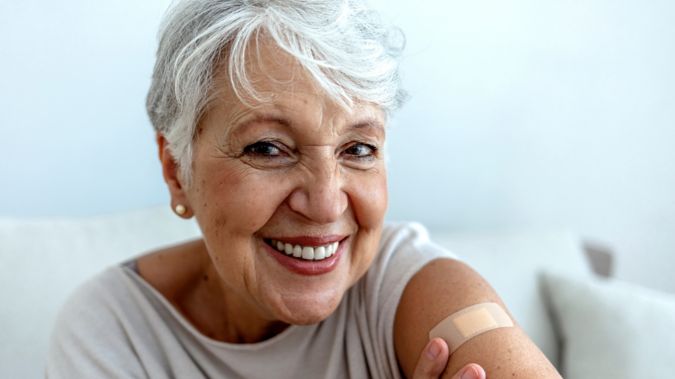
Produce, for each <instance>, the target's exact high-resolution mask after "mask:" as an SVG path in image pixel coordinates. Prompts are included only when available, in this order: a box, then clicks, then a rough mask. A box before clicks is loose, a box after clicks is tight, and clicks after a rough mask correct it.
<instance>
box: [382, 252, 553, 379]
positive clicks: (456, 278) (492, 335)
mask: <svg viewBox="0 0 675 379" xmlns="http://www.w3.org/2000/svg"><path fill="white" fill-rule="evenodd" d="M484 302H494V303H497V304H500V305H501V306H502V307H503V308H504V309H506V310H507V308H506V306H505V305H504V303H503V302H502V300H501V299H500V298H499V296H498V295H497V293H496V292H495V291H494V289H493V288H492V287H491V286H490V285H489V284H488V283H487V282H486V281H485V280H484V279H483V278H482V277H481V276H480V275H479V274H478V273H477V272H476V271H474V270H473V269H471V268H470V267H469V266H468V265H466V264H465V263H463V262H461V261H457V260H453V259H437V260H434V261H431V262H430V263H429V264H427V265H426V266H425V267H423V268H422V269H421V270H420V271H419V272H418V273H417V274H415V276H413V278H412V279H411V280H410V282H409V283H408V284H407V286H406V288H405V290H404V292H403V295H402V297H401V301H400V303H399V306H398V309H397V311H396V319H395V323H394V344H395V348H396V355H397V358H398V361H399V365H400V366H401V369H402V370H403V373H404V374H405V375H406V376H407V377H410V376H411V375H412V372H413V371H414V368H415V365H416V363H417V360H418V358H419V356H420V353H421V352H422V349H423V348H424V346H425V345H426V343H427V342H428V333H429V331H430V330H431V329H432V328H433V327H434V326H436V325H437V324H438V323H439V322H440V321H442V320H443V319H445V318H446V317H447V316H449V315H451V314H453V313H455V312H457V311H459V310H461V309H464V308H466V307H468V306H470V305H474V304H478V303H484ZM507 312H508V310H507ZM511 318H513V317H512V316H511ZM514 321H517V320H514ZM468 363H478V364H480V365H481V366H483V368H485V370H486V372H487V374H488V375H487V377H488V378H490V379H499V378H560V375H559V374H558V373H557V371H556V370H555V368H554V367H553V365H552V364H551V363H550V362H549V361H548V359H546V357H545V356H544V354H543V353H542V352H541V351H540V350H539V349H538V348H537V347H536V345H534V343H533V342H532V341H531V340H530V339H529V337H527V335H526V334H525V333H524V332H523V330H522V329H521V328H520V327H519V326H518V325H517V323H516V326H515V327H513V328H499V329H493V330H491V331H488V332H486V333H483V334H480V335H478V336H476V337H474V338H472V339H471V340H469V341H467V342H465V343H464V344H463V345H461V346H460V347H459V348H458V349H457V350H456V351H455V352H454V353H453V354H452V355H451V356H450V359H449V361H448V366H447V369H446V373H455V372H457V371H458V370H459V369H460V368H461V367H463V366H464V365H466V364H468Z"/></svg>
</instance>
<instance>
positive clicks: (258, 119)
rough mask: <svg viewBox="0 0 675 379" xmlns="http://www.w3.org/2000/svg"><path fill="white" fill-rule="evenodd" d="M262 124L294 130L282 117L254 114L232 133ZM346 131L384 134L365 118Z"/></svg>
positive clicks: (383, 129)
mask: <svg viewBox="0 0 675 379" xmlns="http://www.w3.org/2000/svg"><path fill="white" fill-rule="evenodd" d="M264 122H271V123H276V124H279V125H281V126H283V127H284V128H287V129H290V130H293V129H295V128H294V127H293V125H292V123H291V122H290V121H288V120H287V119H285V118H283V117H278V116H275V115H272V114H268V113H256V114H254V115H253V117H252V118H251V119H248V120H246V121H244V122H240V123H237V124H236V125H235V128H234V132H235V133H236V132H237V131H239V130H241V129H243V128H244V127H245V126H248V125H251V124H255V123H264ZM347 129H348V130H363V129H371V130H374V131H376V132H378V133H381V134H383V135H384V134H385V128H384V126H383V125H382V122H380V121H379V120H377V119H375V118H366V119H364V120H361V121H359V122H357V123H352V124H350V125H349V126H348V127H347Z"/></svg>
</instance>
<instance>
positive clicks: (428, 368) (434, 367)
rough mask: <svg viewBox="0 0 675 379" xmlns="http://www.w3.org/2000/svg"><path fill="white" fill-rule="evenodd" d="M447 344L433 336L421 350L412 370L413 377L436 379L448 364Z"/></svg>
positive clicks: (415, 378)
mask: <svg viewBox="0 0 675 379" xmlns="http://www.w3.org/2000/svg"><path fill="white" fill-rule="evenodd" d="M449 355H450V352H449V351H448V345H447V343H445V341H443V340H442V339H441V338H434V339H432V340H431V341H429V343H428V344H427V346H426V347H425V348H424V350H423V351H422V354H420V357H419V359H418V360H417V366H416V367H415V371H414V372H413V376H412V377H413V379H427V378H433V379H437V378H439V377H440V376H441V374H442V373H443V370H445V366H446V365H447V364H448V356H449Z"/></svg>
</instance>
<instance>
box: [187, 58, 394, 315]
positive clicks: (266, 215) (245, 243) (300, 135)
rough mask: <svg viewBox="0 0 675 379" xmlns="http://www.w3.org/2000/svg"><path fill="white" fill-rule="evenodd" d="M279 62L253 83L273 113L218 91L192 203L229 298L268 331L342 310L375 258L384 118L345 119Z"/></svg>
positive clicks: (263, 65) (207, 119)
mask: <svg viewBox="0 0 675 379" xmlns="http://www.w3.org/2000/svg"><path fill="white" fill-rule="evenodd" d="M272 50H273V51H270V48H267V51H263V58H265V57H272V58H273V59H263V60H262V61H261V62H257V63H256V64H255V65H254V66H251V67H250V71H249V73H250V75H251V78H252V80H253V82H254V83H255V85H256V88H257V90H258V91H259V92H260V93H262V94H263V95H264V96H270V98H272V101H271V102H269V103H267V102H265V103H262V104H258V105H256V106H255V107H253V108H251V107H248V106H245V105H243V104H242V103H241V102H240V101H239V100H237V97H236V96H235V95H234V94H233V91H232V90H231V88H229V86H228V85H227V83H228V80H226V79H221V80H218V83H219V84H221V85H222V88H217V89H216V91H215V92H216V94H217V95H216V97H215V100H214V101H213V102H212V103H211V105H210V107H209V108H208V110H207V113H206V114H205V116H204V117H203V119H202V121H201V122H200V125H199V127H198V132H197V136H196V137H195V141H194V160H193V178H192V179H193V180H192V184H191V186H190V187H189V188H187V189H185V190H184V192H185V197H186V199H187V202H188V203H189V206H190V209H191V211H192V212H193V213H194V215H195V217H196V218H197V221H198V223H199V225H200V227H201V229H202V232H203V235H204V240H205V243H206V246H207V250H208V254H209V256H210V259H211V262H212V264H213V267H214V268H215V270H216V271H217V273H218V274H219V276H220V279H221V281H222V283H223V285H224V288H226V291H227V292H229V294H230V295H231V294H235V295H237V296H239V297H240V298H241V299H243V300H245V302H246V303H249V304H251V305H253V307H254V309H256V310H258V311H259V313H260V314H261V315H263V316H264V317H267V318H269V319H271V320H281V321H284V322H287V323H292V324H307V323H314V322H318V321H320V320H323V319H325V318H326V317H328V316H329V315H330V314H331V313H332V312H333V311H334V310H335V308H336V307H337V305H338V303H339V302H340V300H341V298H342V296H343V294H344V293H345V291H346V290H347V289H348V288H349V287H350V286H352V285H353V284H354V283H355V282H356V281H357V280H358V279H359V278H360V277H361V276H362V275H363V274H364V273H365V272H366V270H367V269H368V267H369V266H370V264H371V262H372V260H373V258H374V256H375V254H376V252H377V246H378V243H379V239H380V233H381V230H382V223H383V218H384V213H385V210H386V206H387V186H386V173H385V165H384V157H383V150H384V142H385V130H384V114H383V112H382V111H381V109H379V108H378V107H376V106H373V105H368V104H357V106H355V107H354V108H353V109H352V110H350V111H347V110H345V109H342V108H340V107H339V106H338V105H336V104H334V103H333V102H332V101H331V100H330V99H329V98H328V97H327V96H326V95H325V94H323V93H322V92H321V91H319V90H318V89H317V88H316V86H315V85H314V83H313V82H312V81H311V80H309V79H308V77H307V75H306V74H305V73H304V72H303V71H301V70H300V68H299V67H298V65H297V64H296V63H295V62H294V61H293V60H292V59H290V58H288V57H287V56H285V55H283V54H282V53H281V52H279V51H276V50H274V49H272ZM263 72H264V74H263ZM280 250H283V252H282V251H280ZM287 252H288V253H290V254H287ZM331 254H332V255H331Z"/></svg>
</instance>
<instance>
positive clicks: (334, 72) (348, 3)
mask: <svg viewBox="0 0 675 379" xmlns="http://www.w3.org/2000/svg"><path fill="white" fill-rule="evenodd" d="M260 32H264V33H265V35H266V36H269V37H271V39H272V40H273V41H274V42H275V43H276V44H277V45H278V46H279V47H280V48H281V49H282V50H283V51H285V52H286V53H288V54H289V55H290V56H292V57H293V58H294V59H296V60H297V62H298V63H299V64H300V65H301V67H302V68H303V69H304V70H306V72H307V73H309V75H310V77H311V78H312V79H313V80H314V81H315V82H316V84H317V85H318V86H319V88H321V89H322V90H324V91H325V93H326V94H327V95H328V96H329V97H331V98H332V99H334V100H335V101H336V102H337V103H338V104H340V105H341V106H344V107H351V106H352V105H353V103H354V101H355V100H358V101H363V102H368V103H373V104H376V105H378V106H380V107H381V108H382V109H383V110H384V111H385V112H386V113H387V114H389V113H391V112H392V111H394V110H395V109H397V108H398V107H400V105H401V104H402V102H403V100H404V99H405V93H404V91H403V90H402V89H401V87H400V78H399V73H398V57H399V55H400V52H401V50H402V49H403V45H404V38H403V34H402V33H401V32H400V30H399V29H396V28H393V27H390V26H387V25H385V24H384V23H383V22H381V20H380V19H379V17H378V15H377V13H375V12H374V11H372V10H370V9H369V8H367V7H366V5H365V4H364V2H363V1H360V0H184V1H178V2H176V3H174V5H173V6H172V7H171V8H170V9H169V11H168V13H167V14H166V16H165V18H164V21H163V23H162V26H161V28H160V32H159V48H158V50H157V61H156V63H155V68H154V72H153V76H152V84H151V85H150V90H149V92H148V96H147V102H146V108H147V112H148V115H149V116H150V120H151V122H152V124H153V127H154V128H155V130H156V131H157V132H159V133H161V134H162V135H163V136H164V137H165V138H166V140H167V141H168V143H169V150H170V151H171V154H172V155H173V158H174V159H175V160H176V162H177V164H178V167H179V172H180V175H181V179H183V180H184V181H185V183H184V184H186V185H189V183H190V178H191V167H192V141H193V139H194V134H195V129H196V126H197V124H198V122H199V120H200V118H201V117H202V116H203V112H204V110H205V108H206V105H207V103H208V101H209V95H210V94H211V92H212V91H213V89H214V86H215V83H214V77H215V75H216V73H215V71H216V69H217V68H218V67H221V66H222V64H221V63H219V61H220V60H222V59H225V61H224V62H222V63H225V65H226V67H227V74H228V79H229V81H230V85H231V87H232V89H233V90H234V93H235V94H236V95H237V96H238V97H239V99H240V100H241V101H242V102H243V103H245V104H246V100H245V99H246V98H249V99H254V100H258V101H262V100H264V99H263V98H262V97H261V95H260V94H258V93H257V92H256V91H255V89H254V87H253V85H252V83H251V82H250V80H249V77H248V75H247V70H246V67H247V65H246V56H247V54H246V49H247V47H248V46H249V44H250V41H251V40H252V39H257V38H258V36H259V34H260Z"/></svg>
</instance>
